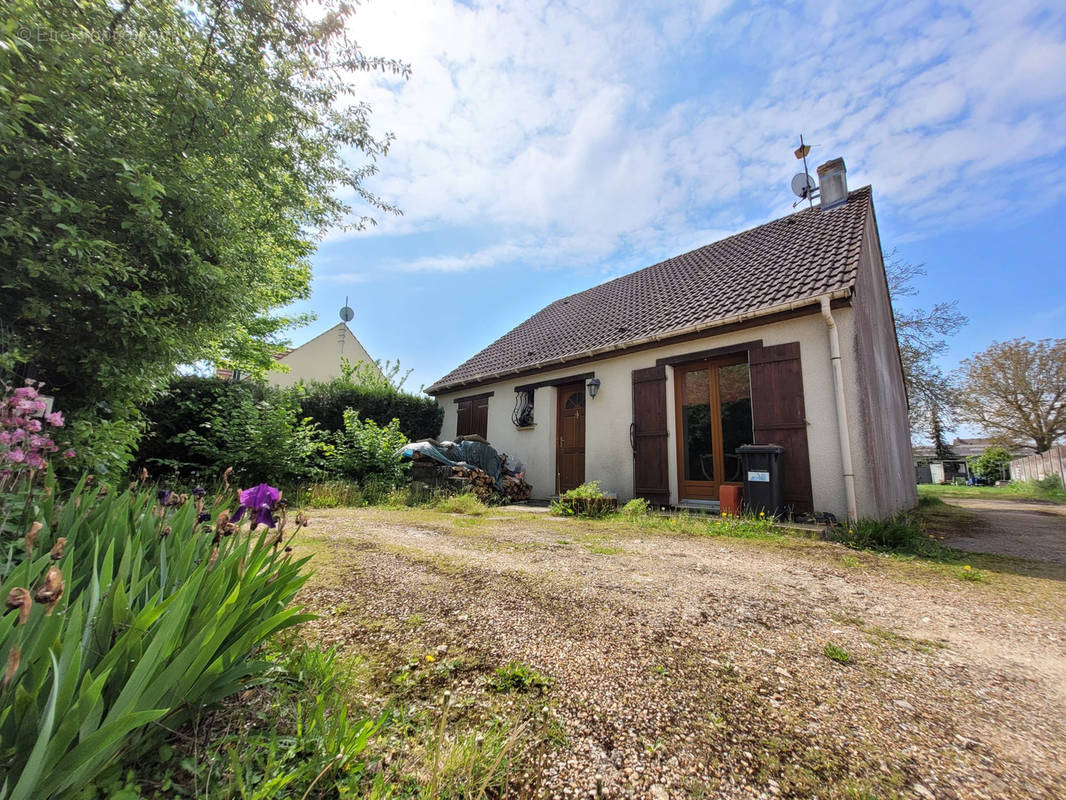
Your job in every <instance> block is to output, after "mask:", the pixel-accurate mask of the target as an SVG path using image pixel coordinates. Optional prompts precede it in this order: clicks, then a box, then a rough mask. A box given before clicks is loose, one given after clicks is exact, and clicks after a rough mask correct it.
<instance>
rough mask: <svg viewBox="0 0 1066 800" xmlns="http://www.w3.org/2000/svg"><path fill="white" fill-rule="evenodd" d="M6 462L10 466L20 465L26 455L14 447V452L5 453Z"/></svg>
mask: <svg viewBox="0 0 1066 800" xmlns="http://www.w3.org/2000/svg"><path fill="white" fill-rule="evenodd" d="M7 460H8V461H10V462H11V463H12V464H21V463H22V462H23V461H25V460H26V454H25V453H24V452H22V450H21V449H20V448H18V447H16V448H15V449H14V450H8V451H7Z"/></svg>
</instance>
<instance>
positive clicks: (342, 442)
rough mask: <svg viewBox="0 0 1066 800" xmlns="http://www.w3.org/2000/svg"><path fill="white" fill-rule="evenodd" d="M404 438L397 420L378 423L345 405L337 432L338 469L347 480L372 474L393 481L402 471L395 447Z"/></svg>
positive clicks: (404, 440)
mask: <svg viewBox="0 0 1066 800" xmlns="http://www.w3.org/2000/svg"><path fill="white" fill-rule="evenodd" d="M406 442H407V437H406V436H405V435H404V433H403V431H401V430H400V424H399V421H398V420H395V419H394V420H392V421H391V422H389V424H388V425H385V426H380V425H378V424H377V423H375V422H374V421H373V420H364V419H361V418H360V417H359V412H358V411H352V410H350V409H349V410H348V411H345V412H344V430H343V431H341V432H340V433H338V434H337V444H336V454H337V465H338V468H339V471H340V473H341V474H342V475H344V476H345V477H346V478H349V479H351V480H356V481H364V480H366V479H367V478H369V477H371V476H373V477H376V478H379V479H380V480H382V481H383V482H386V483H390V482H391V483H392V484H393V485H395V484H397V483H399V482H400V480H401V479H402V478H403V474H404V471H405V465H404V464H402V463H401V462H400V459H399V458H397V456H396V451H397V450H398V449H399V448H400V447H402V446H403V445H404V444H405V443H406Z"/></svg>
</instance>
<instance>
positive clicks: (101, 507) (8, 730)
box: [0, 477, 306, 800]
mask: <svg viewBox="0 0 1066 800" xmlns="http://www.w3.org/2000/svg"><path fill="white" fill-rule="evenodd" d="M267 508H272V506H266V505H262V504H260V503H259V501H257V510H256V509H253V510H252V511H250V512H249V516H253V515H254V518H255V519H256V520H257V521H261V520H262V519H263V515H264V514H268V513H272V512H271V511H268V510H266V509H267ZM206 509H207V506H205V505H204V503H203V500H202V497H194V498H188V497H184V496H183V497H176V496H174V495H173V494H172V493H169V492H160V493H158V496H157V493H156V492H155V491H151V490H146V489H138V488H134V489H131V490H129V491H124V492H114V491H108V490H107V489H106V487H100V489H97V487H96V486H95V485H93V484H92V481H91V480H90V479H89V478H88V477H86V478H83V479H82V481H81V482H80V483H79V485H78V486H77V487H76V489H75V491H74V493H73V495H72V496H71V497H70V498H69V499H66V500H63V501H61V500H59V493H58V492H56V491H55V485H54V483H52V482H48V483H46V485H45V486H44V487H43V491H40V492H38V493H36V495H35V497H34V498H33V499H32V500H31V501H29V502H27V503H26V504H25V505H24V506H23V507H22V509H18V510H16V515H18V517H19V522H20V523H21V525H23V526H26V527H25V530H26V533H25V535H24V536H22V537H19V538H14V539H13V538H12V537H10V536H8V537H6V538H5V539H4V541H3V547H4V549H5V550H6V554H5V560H6V563H5V565H4V567H3V572H2V577H3V587H4V591H5V593H6V595H7V607H6V609H5V611H4V614H3V617H2V620H0V661H2V662H3V663H5V664H6V665H7V666H6V671H5V673H4V679H3V682H2V688H0V773H3V775H4V784H3V786H2V788H0V795H3V796H5V798H6V800H23V799H28V798H33V799H34V800H45V798H50V797H67V796H70V795H71V793H72V792H75V791H80V790H81V788H82V787H83V786H85V785H86V784H87V783H89V782H90V781H92V780H93V779H94V777H96V776H97V775H98V774H99V773H100V772H101V771H102V770H103V769H105V768H106V767H107V766H108V765H109V764H110V763H111V762H112V761H113V760H114V759H115V758H116V757H118V756H120V755H122V754H124V753H125V754H130V753H132V752H135V751H140V750H142V749H144V748H147V747H151V746H152V745H153V743H155V742H157V741H158V737H159V736H160V734H161V733H162V731H163V730H165V728H167V727H170V726H173V725H175V724H180V722H181V720H182V719H184V718H186V717H187V715H188V714H189V713H191V712H192V710H193V709H194V708H196V707H198V706H202V705H206V704H210V703H214V702H217V701H219V700H221V699H222V698H224V697H226V696H228V695H230V694H232V693H234V692H235V691H237V690H238V689H240V688H241V686H242V685H243V684H244V683H245V682H246V681H247V680H248V679H249V678H250V677H252V676H255V675H258V674H261V673H262V672H263V670H264V669H265V664H263V663H262V662H261V661H259V660H257V659H255V658H254V656H253V653H254V651H255V649H256V648H257V647H258V646H259V645H260V644H261V643H262V642H264V641H266V640H267V639H269V638H270V637H271V636H272V635H274V634H275V633H277V632H278V631H280V630H282V629H284V628H286V627H288V626H291V625H294V624H297V623H299V622H300V621H302V620H303V619H305V618H306V617H304V616H302V615H301V614H300V610H299V608H297V607H295V606H292V605H291V602H292V599H293V597H294V596H295V594H296V591H297V590H298V589H299V587H300V586H301V585H302V583H303V582H304V580H305V577H304V576H303V575H302V574H301V567H302V566H303V564H304V562H305V559H294V558H292V557H291V555H290V554H289V553H288V552H286V549H285V548H283V547H281V544H283V542H282V530H283V528H284V523H283V522H282V523H279V525H278V528H279V529H278V530H276V531H275V530H272V529H271V528H267V527H265V526H264V527H263V528H262V529H261V532H258V533H256V532H254V530H248V529H243V528H239V527H238V526H237V525H236V524H234V523H232V522H229V517H228V512H225V513H224V514H223V515H222V516H221V517H220V518H219V520H218V521H217V522H216V523H215V524H214V525H212V524H211V523H210V522H205V521H204V518H205V517H207V518H210V517H211V512H210V511H209V510H206ZM216 510H217V509H216ZM20 511H21V514H19V512H20ZM5 512H10V509H7V508H5ZM298 528H299V524H297V530H298Z"/></svg>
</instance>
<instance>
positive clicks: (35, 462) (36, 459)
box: [26, 453, 44, 469]
mask: <svg viewBox="0 0 1066 800" xmlns="http://www.w3.org/2000/svg"><path fill="white" fill-rule="evenodd" d="M26 463H27V464H29V465H30V466H31V467H33V468H34V469H41V468H42V467H43V466H44V459H43V458H41V456H40V455H39V454H38V453H30V454H29V455H28V456H26Z"/></svg>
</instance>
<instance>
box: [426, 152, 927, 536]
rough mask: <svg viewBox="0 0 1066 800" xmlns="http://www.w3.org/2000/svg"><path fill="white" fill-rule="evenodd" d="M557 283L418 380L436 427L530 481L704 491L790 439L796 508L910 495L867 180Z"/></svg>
mask: <svg viewBox="0 0 1066 800" xmlns="http://www.w3.org/2000/svg"><path fill="white" fill-rule="evenodd" d="M818 175H819V180H820V183H821V198H820V205H819V206H817V207H815V208H812V209H806V210H803V211H801V212H799V213H796V214H792V215H790V216H788V217H784V218H782V219H778V220H775V221H773V222H770V223H768V224H766V225H761V226H759V227H757V228H753V229H751V230H749V231H745V232H744V233H739V234H736V235H735V236H731V237H729V238H727V239H723V240H721V241H719V242H715V243H714V244H710V245H707V246H706V247H701V248H699V249H698V250H694V251H692V252H690V253H686V254H684V255H680V256H677V257H676V258H671V259H669V260H667V261H663V262H662V263H659V264H655V265H654V266H651V267H647V268H646V269H643V270H640V271H639V272H635V273H632V274H630V275H626V276H624V277H621V278H618V279H616V280H613V281H610V282H608V283H605V284H603V285H601V286H597V287H595V288H592V289H589V290H587V291H584V292H580V293H578V294H575V295H571V296H570V297H566V298H563V299H561V300H557V301H556V302H554V303H552V304H551V305H549V306H548V307H547V308H545V309H543V310H542V311H540V312H538V313H537V314H534V315H533V316H532V317H530V318H529V319H528V320H526V321H525V322H523V323H522V324H521V325H519V326H518V327H517V328H515V329H514V330H512V331H511V332H510V333H508V334H506V335H505V336H503V337H502V338H500V339H498V340H497V341H495V342H493V343H492V344H491V345H489V346H488V347H486V348H485V349H484V350H482V351H481V352H480V353H478V354H477V355H475V356H474V357H473V358H471V359H469V360H468V361H466V362H465V363H463V364H461V365H460V366H459V367H457V368H456V369H454V370H452V371H451V372H449V373H448V374H447V375H445V376H444V377H443V378H441V379H440V380H438V381H437V382H436V383H435V384H433V385H432V386H430V387H429V388H428V389H427V390H426V391H427V392H428V393H430V394H432V395H435V396H436V398H437V402H438V403H439V404H440V405H442V406H443V408H444V426H443V432H442V436H445V437H449V438H450V437H452V436H457V435H460V434H467V433H478V434H481V435H482V436H485V437H486V438H487V439H488V440H489V441H491V442H492V443H493V445H494V446H495V447H497V448H498V449H500V450H502V451H504V452H506V453H509V454H512V455H513V456H514V457H516V458H520V459H521V460H522V461H523V462H524V464H525V467H526V478H527V480H529V482H530V483H531V484H532V485H533V490H534V496H535V497H540V498H544V497H548V496H552V495H555V494H556V493H558V492H561V491H565V490H566V489H569V488H571V487H573V486H576V485H578V484H580V483H582V482H583V481H585V480H598V481H599V482H600V485H601V487H602V488H604V489H605V490H607V491H612V492H615V493H617V495H618V497H619V499H620V500H626V499H628V498H631V497H633V496H641V497H645V498H647V499H649V500H650V501H652V502H655V503H661V504H671V505H689V504H691V505H697V506H699V505H703V506H711V507H712V508H713V507H714V506H715V505H716V503H717V500H718V493H719V489H720V487H721V486H722V485H723V484H732V483H737V482H740V481H741V480H742V479H743V475H742V473H741V469H740V462H739V459H738V457H737V456H736V454H735V452H734V451H735V449H736V447H737V446H739V445H742V444H747V443H758V444H769V443H772V444H778V445H781V446H783V447H784V448H785V453H784V456H783V462H784V488H785V499H786V502H787V503H788V505H790V506H791V508H792V509H793V510H794V511H795V512H797V513H798V512H803V511H810V510H812V509H813V510H817V511H829V512H832V513H833V514H836V515H837V516H838V517H841V518H843V517H846V516H850V517H885V516H887V515H889V514H891V513H893V512H894V511H897V510H898V509H901V508H907V507H910V506H912V505H914V504H915V502H916V500H917V497H916V489H915V484H914V470H913V466H912V462H911V452H910V440H909V428H908V421H907V398H906V393H905V390H904V386H903V374H902V369H901V366H900V360H899V349H898V346H897V342H896V335H895V328H894V325H893V321H892V308H891V303H890V300H889V296H888V289H887V285H886V282H885V271H884V263H883V261H882V256H881V244H880V240H879V238H878V232H877V223H876V221H875V219H874V209H873V201H872V194H871V190H870V188H869V187H865V188H862V189H858V190H856V191H853V192H850V193H849V192H848V190H847V184H846V177H845V170H844V162H843V161H842V160H841V159H835V160H833V161H830V162H828V163H827V164H824V165H822V166H821V167H820V168H819V169H818Z"/></svg>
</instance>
